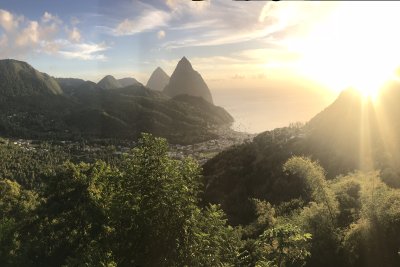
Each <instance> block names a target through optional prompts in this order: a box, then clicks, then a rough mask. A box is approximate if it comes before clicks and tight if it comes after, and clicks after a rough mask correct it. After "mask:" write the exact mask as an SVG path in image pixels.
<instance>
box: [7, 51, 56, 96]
mask: <svg viewBox="0 0 400 267" xmlns="http://www.w3.org/2000/svg"><path fill="white" fill-rule="evenodd" d="M0 94H2V95H6V96H28V95H38V94H51V95H57V94H62V89H61V87H60V85H59V84H58V83H57V81H56V80H55V79H54V78H53V77H50V76H49V75H47V74H45V73H42V72H39V71H37V70H36V69H34V68H33V67H32V66H31V65H29V64H28V63H26V62H24V61H18V60H14V59H3V60H0Z"/></svg>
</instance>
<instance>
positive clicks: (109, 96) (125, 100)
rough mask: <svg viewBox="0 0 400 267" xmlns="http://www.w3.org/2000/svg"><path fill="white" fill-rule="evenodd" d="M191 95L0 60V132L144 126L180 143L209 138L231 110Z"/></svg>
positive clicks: (38, 134) (116, 133)
mask: <svg viewBox="0 0 400 267" xmlns="http://www.w3.org/2000/svg"><path fill="white" fill-rule="evenodd" d="M156 78H157V75H156ZM193 95H196V93H194V94H191V93H190V92H189V91H187V92H186V94H177V95H176V97H172V98H171V97H170V96H168V95H166V94H164V93H163V92H160V91H155V90H151V89H149V88H147V87H145V86H143V85H142V84H141V83H139V82H138V81H137V80H135V79H134V78H124V79H119V80H117V79H115V78H114V77H113V76H111V75H107V76H106V77H104V78H103V79H102V80H101V81H99V83H97V84H96V83H93V82H91V81H84V80H81V79H75V78H53V77H51V76H49V75H47V74H45V73H41V72H39V71H37V70H35V69H34V68H33V67H31V66H30V65H29V64H27V63H25V62H21V61H16V60H11V59H8V60H0V113H1V115H0V135H2V136H6V137H21V138H29V139H37V138H45V139H47V138H56V139H80V138H113V139H115V138H116V139H120V138H122V139H135V138H136V137H137V136H138V135H139V134H140V133H141V132H150V133H153V134H155V135H158V136H162V137H166V138H167V139H169V141H171V142H175V143H182V144H185V143H193V142H199V141H204V140H208V139H211V138H215V137H216V136H215V134H214V129H215V128H217V127H225V126H229V125H230V124H231V123H232V122H233V118H232V116H230V115H229V114H228V113H227V112H226V111H225V110H224V109H223V108H221V107H216V106H214V105H213V104H211V103H209V102H207V101H205V100H204V99H202V98H201V97H197V96H193Z"/></svg>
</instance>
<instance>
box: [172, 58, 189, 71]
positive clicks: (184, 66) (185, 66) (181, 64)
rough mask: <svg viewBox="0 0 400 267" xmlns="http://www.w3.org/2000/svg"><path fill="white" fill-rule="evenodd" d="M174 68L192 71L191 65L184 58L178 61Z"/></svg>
mask: <svg viewBox="0 0 400 267" xmlns="http://www.w3.org/2000/svg"><path fill="white" fill-rule="evenodd" d="M176 68H182V69H188V70H193V67H192V64H191V63H190V61H189V60H188V59H187V58H186V57H182V58H181V60H179V62H178V65H177V66H176Z"/></svg>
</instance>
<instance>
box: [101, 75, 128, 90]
mask: <svg viewBox="0 0 400 267" xmlns="http://www.w3.org/2000/svg"><path fill="white" fill-rule="evenodd" d="M97 85H98V86H99V87H100V88H102V89H107V90H108V89H117V88H120V87H122V86H121V84H120V83H119V82H118V80H117V79H115V78H114V76H112V75H107V76H105V77H104V78H103V79H101V80H100V81H99V82H98V83H97Z"/></svg>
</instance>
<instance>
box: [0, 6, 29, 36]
mask: <svg viewBox="0 0 400 267" xmlns="http://www.w3.org/2000/svg"><path fill="white" fill-rule="evenodd" d="M21 19H23V18H22V17H21V18H16V17H15V16H14V15H13V14H11V13H10V12H8V11H7V10H4V9H0V26H1V27H2V28H3V29H4V30H6V31H7V32H10V31H13V30H14V29H15V28H17V27H18V22H19V21H20V20H21Z"/></svg>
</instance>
